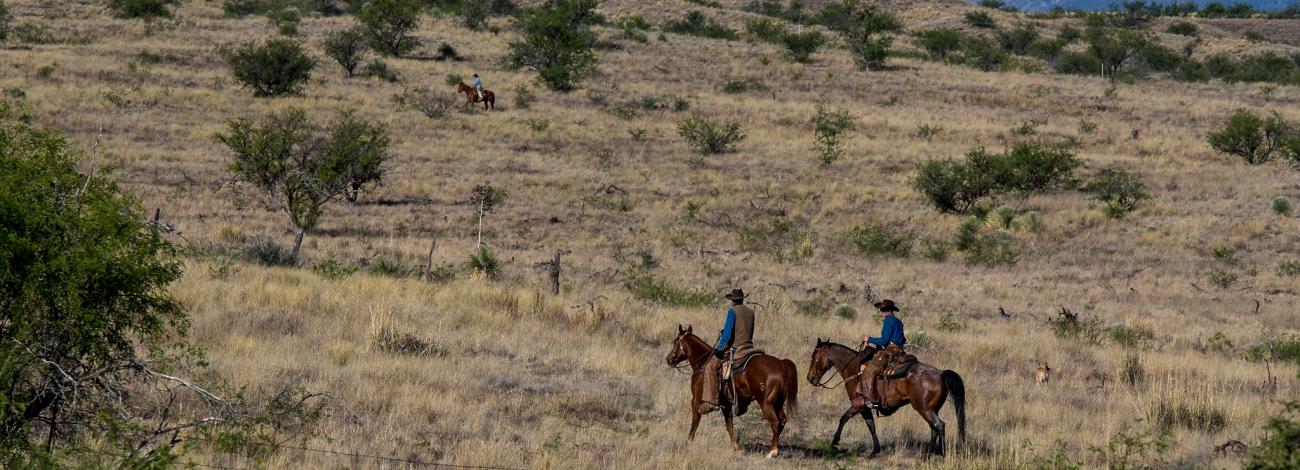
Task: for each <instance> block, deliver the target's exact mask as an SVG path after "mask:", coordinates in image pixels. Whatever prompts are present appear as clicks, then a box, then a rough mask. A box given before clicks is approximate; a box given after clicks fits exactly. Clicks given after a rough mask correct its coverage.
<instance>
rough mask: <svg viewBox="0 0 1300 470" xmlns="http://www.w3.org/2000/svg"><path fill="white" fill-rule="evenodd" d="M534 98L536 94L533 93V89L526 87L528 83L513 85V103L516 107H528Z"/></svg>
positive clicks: (535, 98)
mask: <svg viewBox="0 0 1300 470" xmlns="http://www.w3.org/2000/svg"><path fill="white" fill-rule="evenodd" d="M536 100H537V95H536V94H535V93H533V90H531V89H529V88H528V85H524V84H522V83H521V84H519V86H516V87H515V97H514V104H515V107H516V108H519V109H528V107H529V106H531V105H532V104H533V101H536Z"/></svg>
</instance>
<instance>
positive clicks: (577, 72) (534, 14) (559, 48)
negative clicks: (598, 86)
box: [505, 0, 601, 92]
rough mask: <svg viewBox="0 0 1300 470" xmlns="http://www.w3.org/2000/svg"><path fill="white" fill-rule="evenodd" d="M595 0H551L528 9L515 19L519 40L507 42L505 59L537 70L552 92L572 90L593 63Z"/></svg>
mask: <svg viewBox="0 0 1300 470" xmlns="http://www.w3.org/2000/svg"><path fill="white" fill-rule="evenodd" d="M596 3H597V1H596V0H553V1H550V2H547V3H546V4H544V5H542V6H539V7H534V8H528V9H525V10H523V12H522V13H520V15H519V17H518V18H517V19H516V20H515V26H516V28H517V29H518V30H519V34H520V36H521V39H520V40H517V41H512V42H510V52H509V53H508V54H507V55H506V58H505V62H506V63H507V64H508V65H510V66H511V67H514V68H520V67H527V68H529V69H531V70H533V71H535V72H537V80H538V81H539V82H541V83H542V84H544V85H546V87H547V88H550V89H551V90H555V91H565V92H567V91H572V90H574V89H576V88H577V87H578V84H579V83H581V81H582V79H583V77H585V76H586V75H587V74H588V73H590V72H591V71H592V70H593V69H594V68H595V66H596V55H595V53H594V52H592V48H593V47H594V46H595V44H596V33H595V32H593V31H592V30H591V27H592V25H594V24H596V23H597V22H599V21H600V20H601V19H600V17H599V15H598V14H597V13H596V12H595V8H596Z"/></svg>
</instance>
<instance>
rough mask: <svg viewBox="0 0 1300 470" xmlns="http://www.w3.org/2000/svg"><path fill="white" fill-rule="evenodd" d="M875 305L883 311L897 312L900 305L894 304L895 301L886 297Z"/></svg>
mask: <svg viewBox="0 0 1300 470" xmlns="http://www.w3.org/2000/svg"><path fill="white" fill-rule="evenodd" d="M875 307H876V308H878V309H880V311H882V312H897V311H898V307H895V306H894V301H892V300H889V299H885V300H881V301H879V302H876V303H875Z"/></svg>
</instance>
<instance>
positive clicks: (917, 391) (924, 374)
mask: <svg viewBox="0 0 1300 470" xmlns="http://www.w3.org/2000/svg"><path fill="white" fill-rule="evenodd" d="M891 358H892V356H891V355H890V353H888V352H883V351H882V352H875V351H874V350H871V351H868V352H867V353H866V354H865V355H864V356H863V355H859V353H858V351H856V350H853V349H850V348H849V347H848V346H844V345H842V344H837V343H832V342H830V341H823V340H822V339H821V338H817V346H816V347H815V348H813V352H812V362H811V363H810V364H809V365H808V382H810V383H812V384H813V385H816V386H819V387H823V388H833V387H826V386H825V383H823V382H819V381H820V379H821V377H822V376H823V375H825V374H826V371H827V370H829V369H832V368H833V369H835V370H836V371H837V372H838V373H839V374H840V377H841V379H842V380H843V381H844V391H845V392H847V393H848V398H849V409H848V410H847V411H845V412H844V415H843V416H841V417H840V425H839V427H837V428H835V438H834V439H832V441H831V445H832V446H835V445H837V444H839V441H840V432H841V431H843V430H844V423H847V422H848V421H849V419H851V418H853V417H854V416H856V415H862V419H864V420H866V421H867V428H868V429H870V430H871V445H872V449H871V455H870V456H875V455H876V454H879V453H880V440H879V439H878V438H877V437H876V424H875V420H874V419H873V418H872V417H871V410H870V409H869V408H867V407H866V406H864V405H861V404H860V403H863V402H865V400H862V399H860V398H861V397H862V395H863V393H864V390H863V386H864V385H865V380H862V378H861V375H862V372H861V370H862V367H863V365H865V363H866V362H874V363H875V364H874V365H877V366H883V365H884V363H885V362H886V361H888V360H889V359H891ZM876 391H877V392H878V393H880V394H882V395H883V396H884V399H883V400H881V407H882V408H881V409H880V410H879V411H878V412H879V413H880V416H882V417H883V416H889V415H891V414H894V412H895V411H898V409H899V408H902V407H904V406H906V405H908V404H911V405H912V409H914V410H916V412H917V413H918V414H920V415H921V418H923V419H925V422H926V423H928V424H929V425H930V450H931V451H932V452H934V453H936V454H939V455H943V451H944V422H943V420H941V419H939V409H940V408H941V407H943V404H944V402H945V401H946V400H947V399H948V394H949V393H951V394H952V399H953V406H954V407H955V408H956V411H957V435H958V438H959V439H960V441H961V442H965V441H966V385H965V383H964V382H963V381H962V378H961V376H960V375H957V373H956V372H953V371H951V370H944V371H940V370H939V369H937V368H935V367H934V366H931V365H929V364H926V363H923V362H921V363H917V364H915V365H913V366H912V367H911V368H910V369H908V371H907V375H905V376H904V377H902V378H899V379H891V380H881V381H880V382H879V384H878V386H877V387H876Z"/></svg>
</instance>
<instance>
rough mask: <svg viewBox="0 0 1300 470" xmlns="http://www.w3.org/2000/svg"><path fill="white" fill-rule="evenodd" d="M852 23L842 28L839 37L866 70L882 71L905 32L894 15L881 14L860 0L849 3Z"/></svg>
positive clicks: (845, 2) (849, 17)
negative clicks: (893, 34) (896, 41)
mask: <svg viewBox="0 0 1300 470" xmlns="http://www.w3.org/2000/svg"><path fill="white" fill-rule="evenodd" d="M843 6H844V8H845V9H846V10H847V11H848V21H845V22H844V23H842V24H841V25H840V26H839V33H840V35H841V36H842V37H843V39H844V43H845V45H846V46H848V48H849V51H850V52H852V54H853V61H854V62H855V63H857V64H858V68H860V69H863V70H868V69H879V68H881V67H884V66H885V60H887V59H889V55H890V54H891V52H890V47H891V46H892V45H893V44H894V37H893V36H891V35H890V33H897V32H899V31H901V30H902V29H903V25H902V23H900V22H899V21H898V18H897V17H895V16H894V14H893V13H889V12H886V11H877V10H876V9H875V7H872V6H871V5H867V4H864V3H862V2H861V1H860V0H845V1H844V3H843Z"/></svg>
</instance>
